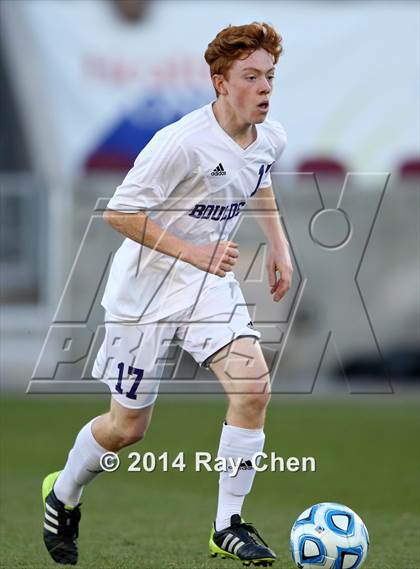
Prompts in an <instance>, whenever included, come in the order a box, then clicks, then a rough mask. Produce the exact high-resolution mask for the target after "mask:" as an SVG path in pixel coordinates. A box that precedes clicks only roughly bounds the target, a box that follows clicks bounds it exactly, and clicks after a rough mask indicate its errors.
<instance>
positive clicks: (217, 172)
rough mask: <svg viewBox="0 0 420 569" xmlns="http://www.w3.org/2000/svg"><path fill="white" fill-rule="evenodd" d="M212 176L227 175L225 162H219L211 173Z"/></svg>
mask: <svg viewBox="0 0 420 569" xmlns="http://www.w3.org/2000/svg"><path fill="white" fill-rule="evenodd" d="M211 175H212V176H226V171H225V169H224V168H223V164H222V163H221V162H219V165H218V166H216V168H215V169H214V170H213V172H212V173H211Z"/></svg>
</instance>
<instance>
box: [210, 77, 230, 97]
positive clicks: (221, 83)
mask: <svg viewBox="0 0 420 569" xmlns="http://www.w3.org/2000/svg"><path fill="white" fill-rule="evenodd" d="M211 80H212V81H213V87H214V88H215V90H216V93H218V94H219V95H227V89H226V79H225V77H224V76H223V75H221V74H215V75H213V76H212V78H211Z"/></svg>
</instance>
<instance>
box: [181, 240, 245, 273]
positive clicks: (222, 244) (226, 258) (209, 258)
mask: <svg viewBox="0 0 420 569" xmlns="http://www.w3.org/2000/svg"><path fill="white" fill-rule="evenodd" d="M238 257H239V251H238V244H237V243H233V242H232V241H218V242H214V243H207V244H206V245H197V246H195V247H194V249H193V251H192V254H191V256H190V259H189V263H191V265H194V267H197V268H198V269H201V270H202V271H206V272H208V273H212V274H214V275H217V276H218V277H224V276H225V275H226V273H227V272H228V271H231V270H232V268H233V266H234V265H235V264H236V262H237V260H238Z"/></svg>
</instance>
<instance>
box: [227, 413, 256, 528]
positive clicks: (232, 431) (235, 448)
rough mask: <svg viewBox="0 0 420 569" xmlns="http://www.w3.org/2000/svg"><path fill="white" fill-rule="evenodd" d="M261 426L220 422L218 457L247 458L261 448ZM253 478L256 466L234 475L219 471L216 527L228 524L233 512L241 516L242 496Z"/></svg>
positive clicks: (245, 459)
mask: <svg viewBox="0 0 420 569" xmlns="http://www.w3.org/2000/svg"><path fill="white" fill-rule="evenodd" d="M264 440H265V435H264V431H263V429H242V428H241V427H233V426H232V425H226V424H224V425H223V430H222V436H221V437H220V446H219V450H218V453H217V456H218V457H223V458H226V459H227V458H233V459H235V461H236V460H237V459H238V458H241V459H242V460H243V461H244V462H246V461H248V460H250V459H251V458H252V456H253V455H254V454H255V453H256V452H260V451H262V449H263V448H264ZM254 478H255V469H253V468H250V469H240V470H239V471H238V474H237V475H236V476H229V471H227V472H221V473H220V477H219V500H218V504H217V515H216V530H217V531H220V530H222V529H225V528H227V527H229V526H230V518H231V516H233V514H239V515H241V510H242V505H243V502H244V499H245V496H246V495H247V494H249V492H250V491H251V488H252V483H253V482H254Z"/></svg>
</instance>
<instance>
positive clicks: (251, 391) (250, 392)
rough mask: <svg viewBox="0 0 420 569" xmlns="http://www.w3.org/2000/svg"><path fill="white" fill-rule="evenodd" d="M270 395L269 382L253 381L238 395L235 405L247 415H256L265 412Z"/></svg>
mask: <svg viewBox="0 0 420 569" xmlns="http://www.w3.org/2000/svg"><path fill="white" fill-rule="evenodd" d="M270 397H271V395H270V384H269V382H261V381H258V382H253V383H250V385H249V388H247V389H246V393H241V394H240V395H238V397H237V401H236V405H235V406H236V407H239V410H240V411H241V413H243V414H245V415H247V416H249V417H253V416H258V415H261V414H262V413H264V412H265V410H266V408H267V405H268V403H269V401H270Z"/></svg>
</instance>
